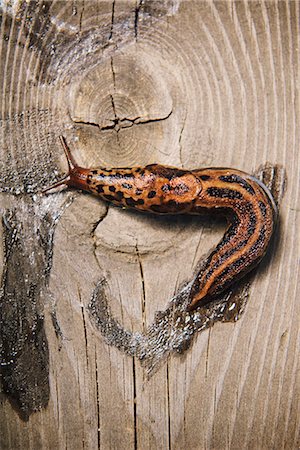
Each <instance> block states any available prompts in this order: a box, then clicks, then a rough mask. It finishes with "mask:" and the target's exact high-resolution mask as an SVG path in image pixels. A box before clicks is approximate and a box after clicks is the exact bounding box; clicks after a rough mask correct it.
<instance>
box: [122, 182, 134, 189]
mask: <svg viewBox="0 0 300 450" xmlns="http://www.w3.org/2000/svg"><path fill="white" fill-rule="evenodd" d="M122 188H124V189H132V185H131V184H129V183H122Z"/></svg>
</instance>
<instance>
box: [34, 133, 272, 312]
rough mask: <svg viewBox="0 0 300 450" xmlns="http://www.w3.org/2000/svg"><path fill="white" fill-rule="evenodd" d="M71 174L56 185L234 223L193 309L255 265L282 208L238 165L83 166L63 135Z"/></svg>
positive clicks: (196, 288) (212, 258)
mask: <svg viewBox="0 0 300 450" xmlns="http://www.w3.org/2000/svg"><path fill="white" fill-rule="evenodd" d="M61 142H62V145H63V147H64V150H65V153H66V156H67V160H68V165H69V173H68V174H67V176H66V177H65V178H64V179H63V180H61V181H60V182H58V183H56V184H55V185H53V186H51V187H49V188H47V189H45V190H44V191H43V192H46V191H48V190H50V189H52V188H54V187H57V186H61V185H67V186H69V187H74V188H77V189H82V190H85V191H88V192H91V193H93V194H95V195H97V196H99V197H100V198H101V199H103V200H105V201H109V202H112V203H114V204H116V205H119V206H122V207H125V208H134V209H138V210H139V211H143V212H151V213H156V214H203V213H212V212H221V213H222V214H223V215H226V217H227V218H228V222H229V226H228V228H227V230H226V232H225V234H224V236H223V238H222V240H221V241H220V242H219V244H218V245H217V246H216V248H215V249H214V250H213V251H212V252H211V254H210V255H209V256H208V258H207V259H206V261H205V263H204V266H203V267H202V269H201V271H200V273H198V275H197V277H196V279H195V281H194V283H193V286H192V288H191V293H190V303H189V306H188V308H189V309H190V310H192V309H194V308H196V307H198V306H199V305H202V304H204V303H206V302H207V301H209V300H211V299H213V298H214V297H215V296H216V295H219V294H221V293H222V292H224V290H225V289H227V288H228V287H229V286H231V285H232V284H233V283H234V282H236V281H237V280H238V279H240V278H241V277H242V276H244V275H245V274H246V273H247V272H249V271H250V270H251V269H253V267H255V266H256V265H257V264H258V263H259V261H260V260H261V259H262V257H263V256H264V254H265V252H266V250H267V247H268V245H269V242H270V239H271V237H272V235H273V232H274V229H275V225H276V220H277V209H276V205H275V202H274V200H273V198H272V195H271V193H270V192H269V190H268V189H267V187H266V186H264V185H263V184H262V183H261V182H260V181H258V180H256V179H255V178H254V177H253V176H251V175H248V174H247V173H244V172H242V171H239V170H236V169H224V168H208V169H199V170H184V169H176V168H174V167H167V166H162V165H159V164H151V165H148V166H146V167H133V168H121V169H104V168H93V169H86V168H83V167H79V166H78V165H77V164H76V162H75V161H74V160H73V157H72V155H71V153H70V150H69V149H68V147H67V145H66V142H65V140H64V139H63V138H62V137H61Z"/></svg>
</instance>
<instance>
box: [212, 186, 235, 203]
mask: <svg viewBox="0 0 300 450" xmlns="http://www.w3.org/2000/svg"><path fill="white" fill-rule="evenodd" d="M206 192H207V193H208V195H210V196H211V197H216V198H229V199H230V200H242V198H243V195H242V194H241V193H240V192H239V191H235V190H234V189H226V188H216V187H209V188H207V189H206Z"/></svg>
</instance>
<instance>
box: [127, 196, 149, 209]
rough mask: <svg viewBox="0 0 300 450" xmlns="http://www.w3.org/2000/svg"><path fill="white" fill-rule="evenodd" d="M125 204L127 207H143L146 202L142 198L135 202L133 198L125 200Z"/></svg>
mask: <svg viewBox="0 0 300 450" xmlns="http://www.w3.org/2000/svg"><path fill="white" fill-rule="evenodd" d="M125 202H126V205H127V206H132V207H134V206H136V205H143V204H144V203H145V202H144V200H143V199H142V198H138V199H137V200H134V199H133V198H131V197H129V198H125Z"/></svg>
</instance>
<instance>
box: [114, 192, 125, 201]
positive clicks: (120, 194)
mask: <svg viewBox="0 0 300 450" xmlns="http://www.w3.org/2000/svg"><path fill="white" fill-rule="evenodd" d="M115 197H116V199H117V200H122V198H123V197H124V193H123V192H122V191H118V192H116V193H115Z"/></svg>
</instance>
